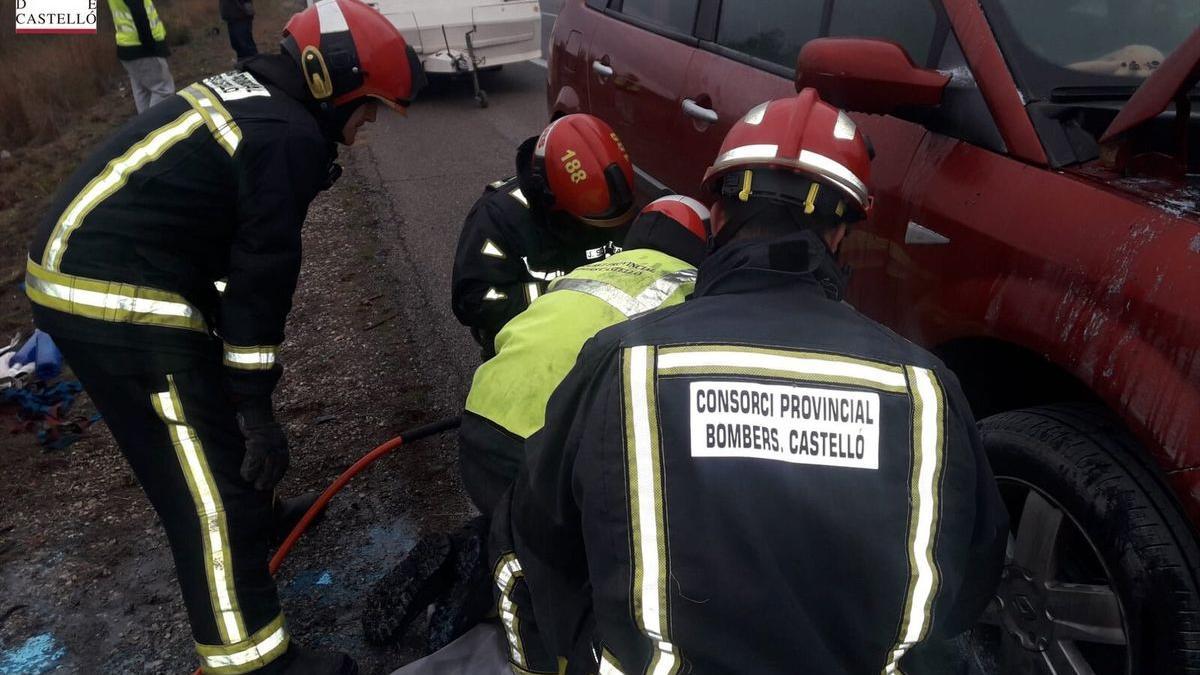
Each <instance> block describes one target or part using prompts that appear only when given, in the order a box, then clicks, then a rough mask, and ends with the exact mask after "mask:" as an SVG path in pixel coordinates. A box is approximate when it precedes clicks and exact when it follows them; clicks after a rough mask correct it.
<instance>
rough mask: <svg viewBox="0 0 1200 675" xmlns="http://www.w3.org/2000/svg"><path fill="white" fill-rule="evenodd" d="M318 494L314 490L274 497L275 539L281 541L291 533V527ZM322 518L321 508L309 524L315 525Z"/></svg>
mask: <svg viewBox="0 0 1200 675" xmlns="http://www.w3.org/2000/svg"><path fill="white" fill-rule="evenodd" d="M320 496H321V493H320V492H315V491H314V492H306V493H304V494H302V495H296V496H295V497H288V498H286V499H280V498H278V497H276V498H275V506H274V512H273V513H272V517H273V518H274V521H275V525H274V527H275V541H277V542H282V541H283V540H284V539H287V536H288V535H289V534H291V533H292V529H293V528H295V527H296V525H297V524H298V523H299V522H300V519H301V518H303V517H304V514H305V513H307V512H308V509H309V508H310V507H311V506H312V505H313V504H314V503H315V502H316V501H317V498H318V497H320ZM324 519H325V510H324V509H321V511H320V512H319V513H317V517H316V518H314V519H313V521H312V523H311V524H312V525H316V524H317V523H319V522H321V521H322V520H324Z"/></svg>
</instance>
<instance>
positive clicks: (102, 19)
mask: <svg viewBox="0 0 1200 675" xmlns="http://www.w3.org/2000/svg"><path fill="white" fill-rule="evenodd" d="M155 4H156V6H157V7H158V11H159V15H160V16H161V17H162V19H163V22H164V23H165V24H166V26H167V42H168V44H170V45H171V46H172V47H179V46H182V45H186V44H187V43H188V42H190V41H191V39H192V37H193V34H194V33H195V32H196V31H200V30H204V29H207V28H209V27H211V26H215V25H217V22H218V21H217V12H216V2H215V1H214V0H158V2H157V3H155ZM99 5H100V11H99V22H98V23H99V30H98V31H97V33H96V34H95V35H21V36H17V35H16V33H15V25H14V24H15V18H14V15H13V11H14V10H13V7H14V3H12V2H5V3H3V11H2V12H0V82H3V83H4V86H5V90H6V91H5V95H4V96H3V97H0V148H4V149H6V150H9V151H11V150H13V149H14V148H19V147H23V146H25V145H29V144H39V143H45V142H47V141H51V140H54V139H56V138H58V137H59V136H60V135H61V134H62V132H63V131H64V130H65V129H66V128H67V127H68V126H69V125H71V123H72V122H73V121H74V120H75V118H76V117H78V116H79V115H80V114H81V113H82V112H83V111H85V110H86V109H87V108H89V107H90V106H91V105H93V104H94V103H95V102H96V101H97V100H98V99H100V97H101V96H103V95H104V93H105V92H106V91H108V90H109V89H110V88H111V86H112V83H113V80H114V78H117V77H119V76H121V74H122V72H121V65H120V63H119V62H118V61H117V58H116V47H115V41H114V38H113V25H112V15H111V14H110V13H109V11H108V4H107V2H104V0H100V2H99ZM0 208H2V205H0Z"/></svg>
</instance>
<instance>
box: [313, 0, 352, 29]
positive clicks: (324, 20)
mask: <svg viewBox="0 0 1200 675" xmlns="http://www.w3.org/2000/svg"><path fill="white" fill-rule="evenodd" d="M317 22H318V23H319V24H320V26H321V34H322V35H324V34H326V33H344V32H346V31H348V30H350V24H348V23H346V16H345V15H344V14H342V7H341V5H339V4H338V1H337V0H320V2H318V3H317Z"/></svg>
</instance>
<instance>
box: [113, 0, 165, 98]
mask: <svg viewBox="0 0 1200 675" xmlns="http://www.w3.org/2000/svg"><path fill="white" fill-rule="evenodd" d="M108 8H109V9H110V10H112V15H113V26H114V27H115V28H116V35H117V58H118V59H120V60H121V65H122V66H123V67H124V68H125V72H126V73H128V74H129V87H130V89H131V90H132V91H133V104H134V106H136V107H137V111H138V112H139V113H140V112H142V111H143V110H145V109H146V108H149V107H150V106H152V105H154V104H155V103H158V102H159V101H162V100H164V99H166V98H169V97H171V96H174V95H175V80H174V78H172V77H171V68H170V67H169V66H168V65H167V56H168V55H169V54H170V50H169V49H168V48H167V27H166V26H165V25H163V22H162V19H160V18H159V17H158V10H157V9H155V7H154V2H153V0H108Z"/></svg>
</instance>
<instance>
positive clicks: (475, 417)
mask: <svg viewBox="0 0 1200 675" xmlns="http://www.w3.org/2000/svg"><path fill="white" fill-rule="evenodd" d="M708 215H709V214H708V209H707V208H705V207H704V206H703V205H702V204H700V203H699V202H696V201H695V200H693V199H689V198H687V197H679V196H672V197H663V198H661V199H659V200H656V201H655V202H653V203H651V204H650V205H649V206H647V207H646V208H645V209H643V211H642V213H641V214H640V215H639V216H638V217H637V219H636V220H634V222H633V224H632V225H631V226H630V228H629V233H628V235H627V236H626V238H625V246H626V248H625V250H624V251H622V252H620V253H617V254H616V255H614V256H612V257H610V258H608V259H607V260H602V261H599V262H595V263H592V264H590V265H585V266H583V267H580V268H578V269H576V270H574V271H573V272H570V273H569V274H567V275H566V276H562V277H559V278H557V279H555V280H554V281H551V282H550V285H549V288H548V289H547V292H546V293H545V294H544V295H542V296H541V297H539V298H538V299H537V301H536V302H534V303H533V304H532V305H530V306H529V308H528V309H526V310H525V311H524V312H521V313H520V314H518V315H517V316H516V318H514V319H513V320H512V321H509V322H508V323H507V324H506V325H505V326H504V328H503V329H501V330H500V334H499V335H498V336H497V337H496V347H497V350H498V352H497V354H496V355H495V356H494V357H492V358H491V359H489V360H488V361H486V362H484V364H483V365H481V366H480V367H479V368H478V369H477V370H476V371H475V378H474V381H473V383H472V385H471V392H470V394H469V396H468V398H467V406H466V407H467V411H466V413H465V414H464V416H463V424H462V428H461V430H460V434H459V462H460V465H461V469H462V474H463V483H464V484H465V486H466V488H467V493H468V494H469V495H470V496H471V500H472V501H473V502H474V503H475V505H476V507H477V508H478V509H479V511H480V513H482V514H483V515H482V516H481V517H479V518H477V519H475V520H473V521H472V522H471V523H469V524H468V525H467V526H466V527H464V528H462V529H461V530H459V531H457V532H455V533H453V534H452V535H450V536H449V537H446V536H445V535H442V534H431V535H428V536H426V537H424V538H422V540H421V541H419V542H418V543H417V544H416V545H415V546H414V547H413V548H412V549H411V550H410V551H409V553H408V554H407V555H406V556H405V558H404V560H402V561H401V562H400V564H399V565H398V566H397V567H396V568H395V570H393V571H392V572H391V573H390V574H389V575H388V576H387V577H385V578H384V579H383V580H382V581H381V582H380V583H379V584H378V585H377V586H376V588H375V590H374V591H373V592H372V595H371V596H370V597H369V598H368V600H367V603H366V609H365V611H364V613H363V630H364V633H365V635H366V636H367V638H368V639H369V640H371V641H372V642H377V643H380V644H384V643H388V642H392V641H394V640H395V639H396V638H397V636H398V635H399V634H400V633H401V632H402V631H404V630H405V628H406V627H407V626H408V624H409V622H410V621H411V620H412V619H413V618H415V617H417V616H421V615H423V614H424V612H423V611H422V610H423V609H424V606H425V605H428V604H430V603H431V602H432V603H433V605H434V611H433V613H432V614H431V615H430V618H429V641H428V646H429V649H430V651H436V650H438V649H440V648H441V647H443V646H445V645H446V644H448V643H449V642H450V641H452V640H454V639H455V638H457V637H458V636H459V635H461V634H462V633H464V632H465V631H466V630H468V629H469V628H471V627H472V626H473V625H475V624H476V623H478V622H479V621H480V620H481V619H482V618H483V616H484V614H486V612H487V611H488V610H489V608H491V607H492V593H491V582H490V574H489V572H490V569H489V567H488V564H489V561H488V560H487V557H486V554H485V552H484V551H482V550H481V548H483V547H484V545H486V540H487V530H488V522H489V520H490V515H491V513H492V511H493V510H494V508H495V506H496V504H497V503H499V502H500V498H501V496H502V495H503V494H504V492H505V491H506V490H508V488H509V486H510V485H511V484H512V482H513V480H514V479H515V478H516V475H517V472H518V471H519V470H520V467H521V466H522V465H523V463H524V454H525V438H526V437H527V436H529V435H530V434H532V433H534V432H535V431H537V430H538V429H539V428H541V426H542V422H543V418H544V413H545V410H546V401H547V399H549V397H550V393H551V392H552V391H554V388H555V387H556V386H558V383H559V382H561V381H562V378H563V377H564V376H566V374H567V371H569V370H570V369H571V366H572V365H574V364H575V358H576V356H578V354H579V350H580V349H581V348H582V347H583V344H584V343H585V342H586V341H587V340H588V339H589V338H591V337H592V336H593V335H595V334H596V333H597V332H599V331H600V330H601V329H603V328H605V327H607V326H611V325H613V324H615V323H619V322H621V321H626V320H628V319H629V318H630V317H633V316H639V315H642V314H645V313H647V312H653V311H657V310H661V309H665V308H667V307H672V306H674V305H677V304H679V303H681V302H683V299H684V298H685V297H687V295H688V294H689V293H691V292H692V288H693V287H694V284H695V279H696V269H695V267H696V265H698V264H699V263H700V261H701V260H703V258H704V255H705V248H706V244H707V237H708V231H707V221H708ZM446 542H448V545H447V543H446ZM447 570H448V572H449V573H446V571H447ZM417 605H420V606H419V607H418V606H417Z"/></svg>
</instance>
